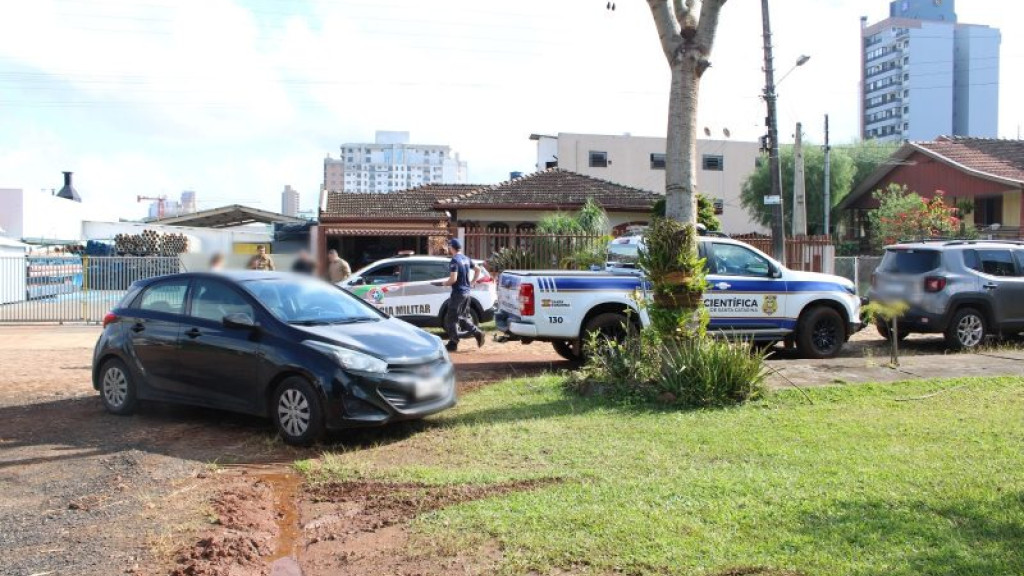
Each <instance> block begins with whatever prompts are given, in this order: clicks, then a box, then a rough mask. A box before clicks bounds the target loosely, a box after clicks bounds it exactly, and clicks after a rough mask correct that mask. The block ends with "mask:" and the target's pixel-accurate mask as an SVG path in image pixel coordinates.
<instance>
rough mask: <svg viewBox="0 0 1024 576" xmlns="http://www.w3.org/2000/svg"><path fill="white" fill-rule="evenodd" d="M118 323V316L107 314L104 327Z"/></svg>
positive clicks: (111, 313)
mask: <svg viewBox="0 0 1024 576" xmlns="http://www.w3.org/2000/svg"><path fill="white" fill-rule="evenodd" d="M113 322H117V314H114V313H113V312H107V315H106V316H104V317H103V327H104V328H106V327H107V324H111V323H113Z"/></svg>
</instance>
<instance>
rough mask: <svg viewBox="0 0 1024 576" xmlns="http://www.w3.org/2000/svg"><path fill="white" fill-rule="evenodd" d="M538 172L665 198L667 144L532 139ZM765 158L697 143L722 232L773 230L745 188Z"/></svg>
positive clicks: (752, 147) (592, 137)
mask: <svg viewBox="0 0 1024 576" xmlns="http://www.w3.org/2000/svg"><path fill="white" fill-rule="evenodd" d="M530 139H531V140H534V141H536V142H537V170H546V169H549V168H556V167H557V168H560V169H562V170H568V171H571V172H576V173H578V174H584V175H586V176H591V177H593V178H600V179H602V180H607V181H609V182H614V183H616V184H621V185H623V186H630V187H633V188H639V189H641V190H649V191H651V192H657V193H658V194H664V193H665V139H664V138H654V137H647V136H632V135H630V134H624V135H621V136H616V135H604V134H569V133H564V132H560V133H559V134H558V135H552V136H549V135H544V134H533V135H531V136H530ZM760 159H761V145H760V143H759V142H742V141H736V140H729V139H722V140H712V139H707V140H698V141H697V161H698V164H699V167H700V170H699V171H698V173H697V189H698V190H699V191H700V192H701V193H702V194H704V195H705V196H706V197H707V198H709V199H710V200H711V201H712V203H713V204H714V206H715V213H716V214H717V215H718V218H719V220H721V222H722V229H723V231H725V232H727V233H729V234H747V233H751V232H758V233H767V232H768V230H767V229H766V228H764V227H763V226H761V225H760V224H758V223H756V222H754V221H753V219H751V218H750V216H749V215H748V214H747V211H746V210H744V209H743V205H742V203H741V201H740V194H741V191H742V189H743V183H744V182H745V181H746V179H747V177H748V176H750V174H751V173H753V172H754V170H755V168H757V164H758V162H760Z"/></svg>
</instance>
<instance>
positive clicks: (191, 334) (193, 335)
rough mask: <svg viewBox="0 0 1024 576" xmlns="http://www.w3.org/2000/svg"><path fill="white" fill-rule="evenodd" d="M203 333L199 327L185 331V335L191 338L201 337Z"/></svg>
mask: <svg viewBox="0 0 1024 576" xmlns="http://www.w3.org/2000/svg"><path fill="white" fill-rule="evenodd" d="M201 334H202V332H200V331H199V328H193V329H191V330H188V331H186V332H185V336H188V337H189V338H199V336H200V335H201Z"/></svg>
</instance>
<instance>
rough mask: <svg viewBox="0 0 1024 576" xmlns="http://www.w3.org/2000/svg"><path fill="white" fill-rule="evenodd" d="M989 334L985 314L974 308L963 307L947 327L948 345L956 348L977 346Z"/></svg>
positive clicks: (963, 348) (964, 348)
mask: <svg viewBox="0 0 1024 576" xmlns="http://www.w3.org/2000/svg"><path fill="white" fill-rule="evenodd" d="M987 335H988V329H987V328H986V327H985V316H984V315H982V313H981V312H979V311H978V310H976V309H974V308H961V309H959V310H957V311H956V314H953V319H952V320H950V321H949V326H948V327H946V345H948V346H949V347H950V348H952V349H954V350H968V349H971V348H977V347H978V346H980V345H981V343H982V342H984V341H985V336H987Z"/></svg>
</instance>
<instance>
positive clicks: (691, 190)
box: [665, 58, 700, 224]
mask: <svg viewBox="0 0 1024 576" xmlns="http://www.w3.org/2000/svg"><path fill="white" fill-rule="evenodd" d="M671 68H672V88H671V90H670V93H669V104H668V135H667V144H666V150H665V152H666V162H665V216H666V217H668V218H671V219H673V220H677V221H679V222H682V223H683V224H695V223H696V222H697V99H698V95H699V92H700V74H698V73H697V61H696V60H694V59H692V58H681V59H679V60H678V61H676V62H673V63H672V66H671Z"/></svg>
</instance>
